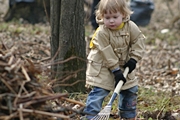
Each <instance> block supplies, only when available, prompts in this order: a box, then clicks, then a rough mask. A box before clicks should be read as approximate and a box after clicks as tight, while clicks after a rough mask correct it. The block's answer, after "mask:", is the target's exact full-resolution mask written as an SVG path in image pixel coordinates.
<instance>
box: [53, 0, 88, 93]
mask: <svg viewBox="0 0 180 120" xmlns="http://www.w3.org/2000/svg"><path fill="white" fill-rule="evenodd" d="M83 5H84V0H56V1H55V0H52V1H51V15H50V16H51V20H50V21H51V35H52V36H51V54H52V63H53V64H52V76H53V77H54V78H56V83H55V84H54V85H53V88H54V90H55V91H56V92H59V91H62V90H64V89H65V90H67V91H70V92H75V91H83V90H84V89H83V88H84V83H85V69H86V68H85V65H86V61H85V40H84V39H85V36H84V32H85V30H84V7H83ZM76 82H77V83H76Z"/></svg>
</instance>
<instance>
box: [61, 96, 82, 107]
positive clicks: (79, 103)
mask: <svg viewBox="0 0 180 120" xmlns="http://www.w3.org/2000/svg"><path fill="white" fill-rule="evenodd" d="M61 99H63V100H66V101H68V102H71V103H75V104H78V105H81V106H85V104H83V103H82V102H79V101H76V100H72V99H69V98H65V97H62V98H61Z"/></svg>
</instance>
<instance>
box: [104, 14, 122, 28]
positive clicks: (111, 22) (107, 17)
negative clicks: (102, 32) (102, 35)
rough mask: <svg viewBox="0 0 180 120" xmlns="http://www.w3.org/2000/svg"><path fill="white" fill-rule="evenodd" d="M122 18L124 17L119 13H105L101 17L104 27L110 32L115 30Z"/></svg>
mask: <svg viewBox="0 0 180 120" xmlns="http://www.w3.org/2000/svg"><path fill="white" fill-rule="evenodd" d="M123 18H124V16H123V15H122V14H121V13H120V12H116V13H112V12H109V11H107V13H105V14H104V16H103V19H104V24H105V26H106V27H108V28H109V29H111V30H115V29H117V28H118V27H119V26H120V24H121V23H122V19H123Z"/></svg>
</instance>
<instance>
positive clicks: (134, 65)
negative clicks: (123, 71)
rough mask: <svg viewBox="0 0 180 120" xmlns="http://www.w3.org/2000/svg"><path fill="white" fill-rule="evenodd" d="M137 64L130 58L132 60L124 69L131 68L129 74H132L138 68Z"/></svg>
mask: <svg viewBox="0 0 180 120" xmlns="http://www.w3.org/2000/svg"><path fill="white" fill-rule="evenodd" d="M136 63H137V61H136V60H135V59H133V58H130V60H129V61H128V62H127V63H126V64H125V65H124V66H123V67H124V68H126V67H128V68H129V72H128V73H131V72H132V71H133V70H134V69H135V68H136Z"/></svg>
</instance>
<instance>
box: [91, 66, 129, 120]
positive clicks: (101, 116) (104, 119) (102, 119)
mask: <svg viewBox="0 0 180 120" xmlns="http://www.w3.org/2000/svg"><path fill="white" fill-rule="evenodd" d="M128 72H129V68H128V67H127V68H126V69H125V70H124V73H123V75H124V77H126V76H127V74H128ZM122 85H123V81H122V80H120V81H119V83H118V84H117V86H116V88H115V90H114V92H113V94H112V96H111V99H110V100H109V102H108V104H107V105H106V106H105V107H104V109H103V110H101V111H100V112H99V113H98V114H97V115H96V116H94V117H93V118H92V119H91V120H108V119H109V115H110V112H111V107H112V104H113V102H114V100H115V98H116V97H117V95H118V94H119V92H120V90H121V87H122Z"/></svg>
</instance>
